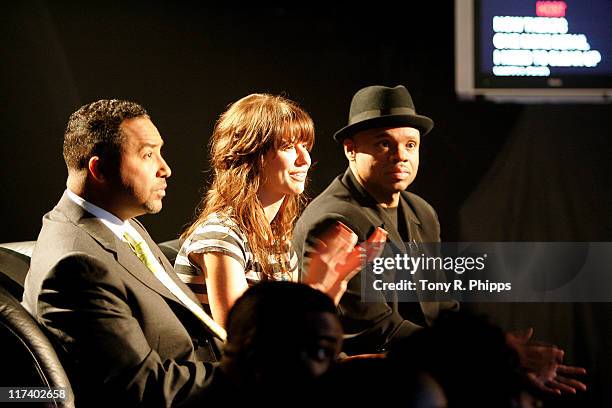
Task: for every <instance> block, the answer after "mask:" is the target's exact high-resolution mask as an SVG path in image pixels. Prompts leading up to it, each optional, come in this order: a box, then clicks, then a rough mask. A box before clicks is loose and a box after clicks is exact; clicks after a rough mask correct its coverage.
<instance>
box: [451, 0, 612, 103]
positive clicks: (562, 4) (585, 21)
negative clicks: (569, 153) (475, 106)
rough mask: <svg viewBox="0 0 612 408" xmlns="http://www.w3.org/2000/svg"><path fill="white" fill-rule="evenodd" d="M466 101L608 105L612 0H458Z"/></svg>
mask: <svg viewBox="0 0 612 408" xmlns="http://www.w3.org/2000/svg"><path fill="white" fill-rule="evenodd" d="M455 89H456V92H457V94H458V96H459V97H460V98H462V99H475V98H477V97H483V98H486V99H491V100H495V101H509V102H553V103H554V102H587V103H593V102H600V103H601V102H608V103H609V102H610V101H611V98H612V1H611V0H565V1H544V0H512V1H508V0H455Z"/></svg>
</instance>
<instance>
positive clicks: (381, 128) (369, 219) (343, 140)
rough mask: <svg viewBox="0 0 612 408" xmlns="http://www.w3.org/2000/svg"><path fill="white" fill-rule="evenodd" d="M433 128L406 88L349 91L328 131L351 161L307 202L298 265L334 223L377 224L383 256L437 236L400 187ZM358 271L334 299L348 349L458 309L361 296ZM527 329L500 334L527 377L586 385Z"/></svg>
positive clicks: (297, 243)
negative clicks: (343, 117) (344, 120)
mask: <svg viewBox="0 0 612 408" xmlns="http://www.w3.org/2000/svg"><path fill="white" fill-rule="evenodd" d="M432 128H433V121H432V120H431V119H429V118H428V117H426V116H422V115H419V114H417V113H416V111H415V108H414V104H413V102H412V97H411V96H410V93H409V92H408V90H407V89H406V88H405V87H404V86H401V85H399V86H396V87H394V88H389V87H385V86H368V87H365V88H362V89H360V90H359V91H358V92H357V93H356V94H355V95H354V96H353V99H352V101H351V107H350V112H349V121H348V125H347V126H345V127H343V128H342V129H340V130H339V131H337V132H336V133H335V134H334V139H335V140H336V141H337V142H338V143H340V144H342V146H343V148H344V154H345V156H346V158H347V159H348V161H349V167H348V169H347V170H346V172H345V173H344V174H342V175H340V176H338V177H336V178H335V179H334V180H333V181H332V182H331V183H330V185H329V186H328V187H327V188H326V189H325V190H324V191H323V192H322V193H321V194H320V195H319V196H318V197H316V198H315V199H314V200H313V201H312V202H311V203H310V204H309V205H308V207H306V209H305V210H304V212H303V213H302V215H301V217H300V218H299V220H298V222H297V224H296V226H295V229H294V233H293V244H294V247H295V250H296V252H297V254H298V257H299V258H300V266H301V269H300V270H302V271H307V270H308V264H309V261H310V258H309V254H311V253H313V251H314V250H315V248H316V247H317V245H318V237H320V236H321V234H322V233H323V231H325V230H326V229H327V228H328V227H329V226H330V225H331V224H333V223H334V222H336V221H340V222H342V223H344V224H346V225H347V226H348V227H349V228H350V229H351V230H353V232H355V234H357V236H358V239H359V242H364V241H366V238H367V237H368V236H370V234H372V232H373V231H374V230H375V229H376V228H377V227H382V228H383V229H385V230H386V231H387V233H388V236H387V244H386V245H385V246H384V249H383V252H382V254H381V255H380V256H381V257H394V255H395V254H397V253H402V252H403V253H410V251H411V249H414V248H411V247H414V246H415V245H416V246H419V245H418V244H419V243H435V242H439V241H440V224H439V222H438V217H437V215H436V212H435V210H434V209H433V208H432V207H431V205H429V204H428V203H427V202H426V201H425V200H423V199H422V198H421V197H419V196H418V195H416V194H413V193H409V192H407V191H405V190H406V188H408V186H410V184H411V183H412V182H413V181H414V179H415V177H416V174H417V171H418V168H419V147H420V143H421V138H422V137H423V136H425V135H426V134H427V133H429V131H430V130H431V129H432ZM425 248H427V247H425ZM420 249H423V247H422V246H421V248H420ZM428 255H431V254H428ZM391 272H394V271H391ZM360 275H361V273H360V274H358V275H357V276H355V277H354V278H353V279H351V280H350V281H349V283H348V287H347V290H346V292H345V293H344V295H343V296H342V298H341V300H340V304H339V305H338V308H339V315H340V318H341V321H342V325H343V327H344V332H345V339H344V351H345V352H346V353H347V354H367V353H380V352H384V351H386V350H387V349H388V347H389V346H390V345H392V344H393V343H394V342H395V341H397V340H400V339H402V338H405V337H407V336H409V335H410V334H412V333H413V332H415V331H416V330H418V329H419V328H420V327H423V326H424V325H428V324H430V323H432V321H433V320H434V319H435V318H436V317H437V316H438V314H439V313H440V311H441V310H455V309H458V303H457V302H455V301H433V302H432V301H427V302H425V301H422V302H411V303H404V304H403V306H404V307H402V310H401V313H400V310H399V309H400V308H399V306H398V301H397V297H396V298H395V299H389V298H386V297H383V296H382V294H381V297H380V299H379V301H370V299H368V302H363V301H362V297H361V296H362V291H361V281H362V280H361V279H362V278H361V276H360ZM417 291H418V290H417ZM420 299H422V297H419V300H420ZM427 300H431V298H427ZM531 334H532V331H531V330H528V331H527V332H526V333H507V334H506V336H507V341H508V344H509V345H510V346H512V348H514V349H515V350H516V351H517V352H518V355H519V358H520V361H521V364H522V365H523V368H525V369H526V373H527V378H528V379H529V380H530V381H531V383H532V384H533V385H535V386H536V387H537V388H539V389H541V390H544V391H546V392H551V393H555V394H560V393H562V392H567V393H575V392H576V391H577V390H586V386H585V385H584V384H583V383H582V382H580V381H578V380H575V379H570V378H566V377H564V376H565V375H568V374H569V375H576V374H584V373H585V370H584V369H583V368H580V367H572V366H565V365H562V364H561V361H562V359H563V351H562V350H561V349H559V348H557V347H555V346H543V345H538V344H537V343H533V344H532V343H529V339H530V337H531Z"/></svg>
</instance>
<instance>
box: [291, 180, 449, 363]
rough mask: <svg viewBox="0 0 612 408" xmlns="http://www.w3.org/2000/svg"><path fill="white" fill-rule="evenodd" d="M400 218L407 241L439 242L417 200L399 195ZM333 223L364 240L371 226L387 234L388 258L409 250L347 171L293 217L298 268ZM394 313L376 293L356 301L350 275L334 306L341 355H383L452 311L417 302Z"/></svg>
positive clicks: (393, 305) (434, 222)
mask: <svg viewBox="0 0 612 408" xmlns="http://www.w3.org/2000/svg"><path fill="white" fill-rule="evenodd" d="M400 206H401V208H400V209H401V212H400V214H402V215H403V217H400V218H399V219H398V224H401V223H405V224H404V226H405V227H406V231H407V232H408V235H409V238H410V239H409V242H411V243H412V242H415V243H420V242H428V243H431V242H439V241H440V224H439V222H438V217H437V215H436V212H435V211H434V209H433V208H432V207H431V206H430V205H429V204H428V203H427V202H426V201H425V200H423V199H422V198H420V197H419V196H417V195H415V194H412V193H409V192H405V191H404V192H402V193H401V198H400ZM335 221H341V222H342V223H344V224H346V225H347V226H348V227H349V228H351V229H352V230H353V231H354V232H355V233H356V234H357V236H358V239H359V242H363V241H365V240H366V239H367V238H368V237H369V236H370V234H371V233H372V232H373V231H374V230H375V229H376V227H382V228H384V229H385V230H386V231H387V232H388V233H389V235H388V237H387V242H388V243H389V245H387V246H386V247H385V250H384V252H383V253H382V255H381V256H392V254H393V252H395V253H398V252H403V253H407V252H409V248H407V245H406V244H405V242H404V241H403V240H402V238H401V236H400V233H399V231H398V228H396V226H395V225H394V224H393V222H392V221H391V220H390V219H389V217H388V216H387V214H386V213H385V212H384V211H383V210H382V209H381V207H380V206H378V204H377V202H376V201H375V199H374V198H372V196H370V195H369V194H368V193H367V192H366V191H365V189H364V188H363V187H362V186H361V185H360V184H359V183H358V182H357V180H356V179H355V177H354V175H353V173H352V172H351V170H350V169H347V171H346V172H345V173H344V174H343V175H340V176H338V177H337V178H336V179H334V180H333V181H332V182H331V184H330V185H329V186H328V187H327V188H326V189H325V190H324V191H323V192H322V193H321V194H320V195H319V196H318V197H316V198H315V199H314V200H313V201H312V202H311V203H310V204H309V205H308V207H306V209H305V210H304V212H303V213H302V215H301V217H300V218H299V220H298V222H297V224H296V226H295V230H294V234H293V244H294V246H295V250H296V252H297V253H298V257H299V259H300V270H301V271H304V270H307V268H308V261H309V258H308V256H307V254H308V253H309V252H312V251H313V248H314V245H315V242H316V239H317V238H316V237H317V236H320V234H321V233H322V232H323V231H325V230H326V229H327V228H328V227H329V226H330V225H331V224H333V223H334V222H335ZM403 306H404V307H403V308H402V313H403V314H404V315H405V316H404V317H405V318H404V317H403V316H402V315H400V310H399V307H398V302H397V300H390V301H389V300H385V298H384V296H383V295H382V294H381V296H380V300H379V301H377V302H368V303H364V302H362V301H361V274H358V275H357V276H355V277H354V278H353V279H352V280H351V281H350V282H349V285H348V289H347V291H346V293H345V294H344V296H343V297H342V299H341V301H340V305H339V307H338V309H339V313H340V316H341V320H342V324H343V326H344V331H345V345H344V349H345V352H347V353H349V354H356V353H376V352H380V351H384V350H385V349H386V348H387V346H388V344H389V343H390V342H391V341H392V340H396V339H399V338H402V337H405V336H408V335H410V334H411V333H413V332H414V331H415V330H417V329H419V328H420V327H421V326H422V324H425V323H427V324H429V323H431V322H432V321H433V320H434V319H435V318H436V317H437V315H438V313H439V311H440V309H447V308H457V307H458V304H457V303H456V302H421V303H420V304H418V303H414V304H412V305H410V304H406V305H403Z"/></svg>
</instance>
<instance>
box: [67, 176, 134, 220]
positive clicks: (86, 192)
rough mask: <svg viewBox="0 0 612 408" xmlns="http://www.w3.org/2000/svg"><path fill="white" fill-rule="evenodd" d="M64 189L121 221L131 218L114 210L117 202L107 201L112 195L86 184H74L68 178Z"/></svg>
mask: <svg viewBox="0 0 612 408" xmlns="http://www.w3.org/2000/svg"><path fill="white" fill-rule="evenodd" d="M66 187H67V188H68V190H70V191H71V192H73V193H74V194H76V195H77V196H79V197H81V198H82V199H83V200H85V201H87V202H89V203H91V204H93V205H95V206H97V207H100V208H101V209H103V210H105V211H108V212H109V213H111V214H112V215H114V216H115V217H117V218H119V219H120V220H121V221H125V220H127V219H129V218H132V217H130V216H127V215H126V214H123V213H121V212H120V211H117V210H116V208H115V206H113V204H115V203H116V202H117V200H114V201H112V200H111V201H109V198H111V197H112V194H108V192H104V191H98V189H96V188H92V187H91V186H88V184H87V183H79V182H75V181H74V180H71V179H70V178H68V181H67V182H66Z"/></svg>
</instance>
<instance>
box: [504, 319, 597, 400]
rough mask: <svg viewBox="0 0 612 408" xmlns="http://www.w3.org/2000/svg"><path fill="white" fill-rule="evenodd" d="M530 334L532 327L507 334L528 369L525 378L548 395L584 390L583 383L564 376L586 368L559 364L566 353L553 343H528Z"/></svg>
mask: <svg viewBox="0 0 612 408" xmlns="http://www.w3.org/2000/svg"><path fill="white" fill-rule="evenodd" d="M532 336H533V329H532V328H529V329H527V330H526V331H524V332H510V333H507V334H506V341H507V342H508V344H509V345H510V346H511V347H512V348H514V349H515V350H516V352H517V353H518V355H519V359H520V362H521V366H522V367H523V368H525V369H526V370H527V378H529V380H530V381H531V383H532V384H533V385H535V386H536V387H537V388H539V389H540V390H542V391H544V392H547V393H550V394H557V395H560V394H562V393H568V394H575V393H576V392H577V391H586V385H585V384H584V383H583V382H581V381H579V380H576V379H573V378H569V377H566V376H568V375H571V376H573V375H584V374H586V370H585V369H584V368H582V367H574V366H567V365H564V364H561V363H562V362H563V355H564V354H565V353H564V351H563V350H561V349H560V348H558V347H556V346H553V345H548V344H541V343H536V342H530V340H531V337H532Z"/></svg>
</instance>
